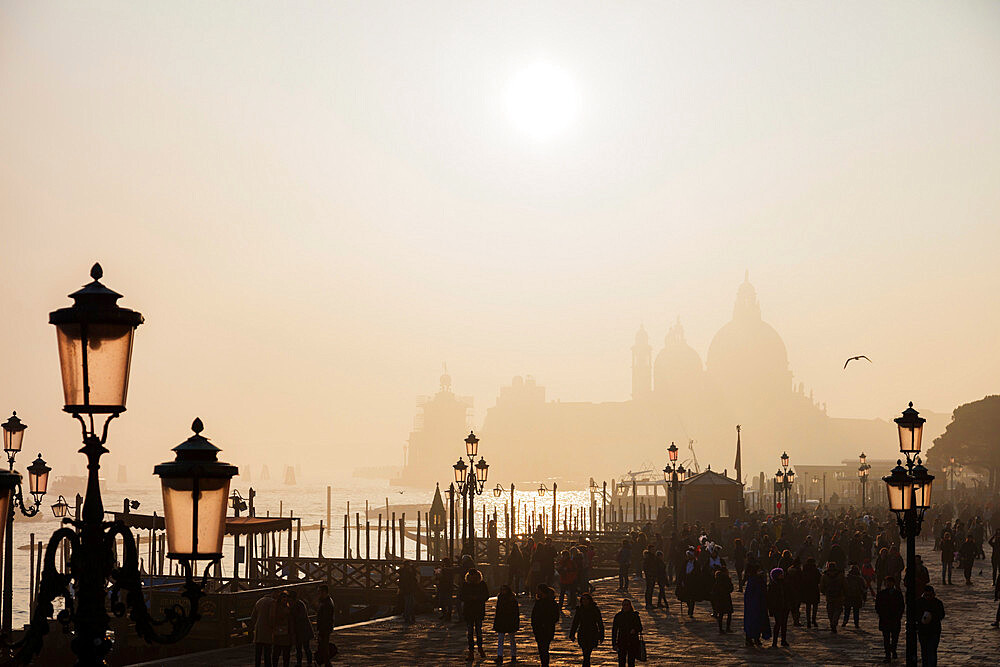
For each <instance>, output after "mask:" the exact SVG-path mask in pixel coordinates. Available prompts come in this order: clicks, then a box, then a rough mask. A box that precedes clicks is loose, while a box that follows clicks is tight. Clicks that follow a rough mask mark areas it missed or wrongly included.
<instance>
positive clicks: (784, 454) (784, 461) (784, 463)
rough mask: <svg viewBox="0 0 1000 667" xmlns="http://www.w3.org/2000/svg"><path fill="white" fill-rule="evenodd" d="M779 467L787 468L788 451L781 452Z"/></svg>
mask: <svg viewBox="0 0 1000 667" xmlns="http://www.w3.org/2000/svg"><path fill="white" fill-rule="evenodd" d="M781 467H782V468H788V452H782V454H781Z"/></svg>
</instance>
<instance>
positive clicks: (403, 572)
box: [398, 560, 420, 623]
mask: <svg viewBox="0 0 1000 667" xmlns="http://www.w3.org/2000/svg"><path fill="white" fill-rule="evenodd" d="M398 585H399V595H400V597H402V598H403V621H405V622H406V623H413V622H415V621H416V620H417V617H416V606H417V590H418V589H419V588H420V584H419V583H418V581H417V571H416V569H415V568H414V567H413V563H411V562H410V561H408V560H404V561H403V564H402V565H401V566H400V568H399V583H398Z"/></svg>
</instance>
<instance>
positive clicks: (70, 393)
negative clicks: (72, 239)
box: [0, 264, 237, 666]
mask: <svg viewBox="0 0 1000 667" xmlns="http://www.w3.org/2000/svg"><path fill="white" fill-rule="evenodd" d="M90 275H91V277H92V278H93V282H91V283H90V284H88V285H86V286H85V287H84V288H83V289H81V290H78V291H76V292H74V293H73V294H71V295H70V297H71V298H72V299H73V300H74V303H73V305H72V306H70V307H68V308H61V309H59V310H56V311H54V312H53V313H51V314H50V316H49V322H50V323H51V324H54V325H55V327H56V333H57V342H58V347H59V362H60V370H61V372H62V384H63V396H64V399H65V406H64V407H63V410H64V411H66V412H68V413H69V414H71V415H72V416H73V418H74V419H76V420H77V421H79V422H80V426H81V428H82V432H83V447H82V448H81V449H80V452H81V453H82V454H84V455H85V456H86V457H87V471H88V477H87V492H86V497H85V499H84V501H83V509H82V512H81V517H80V518H79V519H69V518H63V526H62V527H61V528H59V529H58V530H56V531H55V532H54V533H53V534H52V537H51V538H50V539H49V542H48V546H47V547H46V550H45V566H44V568H43V570H42V576H41V581H40V592H39V596H38V601H37V603H36V605H35V609H34V610H33V612H32V615H31V624H30V626H29V627H28V630H27V632H26V633H25V635H24V637H23V638H22V639H21V640H20V641H19V642H17V643H16V644H14V645H13V648H15V649H16V650H17V655H16V656H15V658H14V659H15V661H17V662H28V661H30V660H31V658H32V657H34V656H35V655H37V654H38V653H39V652H40V651H41V649H42V642H43V638H44V637H45V635H46V634H47V633H48V625H49V617H50V616H51V615H52V613H53V607H52V602H53V601H54V600H55V599H56V598H57V597H62V598H63V599H64V600H65V601H66V604H65V610H64V611H62V612H60V614H59V616H58V621H59V623H60V624H61V625H62V626H63V629H64V630H65V631H67V632H71V633H72V635H73V638H72V640H71V642H70V647H71V649H72V651H73V653H74V654H75V655H76V658H77V663H76V664H77V665H86V666H90V665H104V664H105V663H106V658H107V655H108V653H109V652H110V651H111V648H112V643H113V642H112V639H111V638H110V637H109V634H108V627H109V622H110V617H109V615H108V611H109V610H110V611H111V612H113V613H114V614H115V615H116V616H123V615H125V614H126V613H128V614H129V618H130V619H131V620H132V621H133V623H134V626H135V631H136V633H137V634H138V635H139V636H140V637H142V638H143V639H145V640H146V641H147V642H158V643H172V642H176V641H178V640H180V639H182V638H183V637H184V636H186V635H187V634H188V632H189V631H190V630H191V627H192V626H193V625H194V623H195V622H197V621H198V619H199V618H200V614H199V612H198V601H199V600H200V599H201V597H203V595H204V593H203V589H204V583H205V580H206V579H207V577H208V570H209V568H211V566H212V565H213V564H214V563H216V562H218V560H219V559H220V558H221V557H222V538H223V534H224V532H225V517H226V497H227V496H228V494H229V483H230V480H231V479H232V477H233V476H234V475H236V472H237V470H236V468H235V467H234V466H231V465H228V464H225V463H221V462H219V461H218V460H217V453H218V451H219V449H218V448H217V447H215V446H214V445H212V444H211V443H210V442H209V441H208V440H207V439H206V438H204V437H202V436H201V430H202V423H201V420H198V419H196V420H195V421H194V423H193V424H192V429H193V430H194V435H193V436H192V437H190V438H188V440H186V441H185V442H183V443H181V444H180V445H178V446H177V447H175V448H174V451H175V452H176V453H177V457H176V459H175V460H174V461H171V462H169V463H163V464H161V465H158V466H156V468H154V471H153V472H154V473H155V474H157V475H159V477H160V482H161V486H162V492H163V504H164V523H165V525H166V528H167V544H168V554H167V555H168V556H169V557H170V558H174V559H177V560H178V561H179V562H180V564H181V565H182V567H183V570H184V573H185V584H184V588H183V592H182V593H181V595H182V597H184V598H186V599H187V600H188V609H187V610H185V609H183V607H181V606H180V605H175V606H174V607H172V608H170V609H169V610H167V611H166V612H165V617H164V618H162V619H154V618H153V617H152V616H151V615H150V612H149V608H148V607H147V606H146V601H145V599H144V596H143V590H142V582H141V580H140V576H139V555H138V549H137V547H136V543H135V538H134V537H133V535H132V532H131V531H130V530H129V529H128V528H127V527H126V526H125V524H124V523H123V522H122V521H120V520H119V521H111V522H106V521H104V503H103V500H102V499H101V488H100V481H99V471H100V467H101V465H100V459H101V456H102V455H103V454H105V453H106V452H107V451H108V450H107V449H106V448H105V446H104V445H105V444H106V443H107V436H108V425H109V424H110V423H111V420H112V419H114V418H116V417H118V416H119V415H120V414H121V413H122V412H124V411H125V398H126V394H127V390H128V379H129V366H130V362H131V356H132V338H133V334H134V332H135V329H136V327H138V326H139V325H140V324H142V321H143V320H142V315H140V314H139V313H137V312H135V311H133V310H129V309H127V308H122V307H120V306H118V305H117V301H118V299H120V298H121V295H120V294H118V293H116V292H114V291H112V290H110V289H108V288H107V287H105V286H104V285H102V284H101V282H100V280H101V277H102V275H103V272H102V270H101V267H100V265H99V264H95V265H94V267H93V269H91V272H90ZM95 416H96V417H97V418H98V419H100V418H101V417H102V416H103V417H104V418H105V420H104V424H103V426H101V427H100V428H99V427H98V423H99V422H96V421H95ZM0 486H2V480H0ZM8 497H9V496H8ZM57 504H58V503H57ZM54 511H59V512H61V511H63V510H62V507H61V505H60V509H58V510H54ZM119 538H120V539H121V541H122V546H121V555H120V564H117V565H116V560H119V558H118V556H117V554H118V547H117V540H118V539H119ZM63 542H66V543H67V545H68V546H69V550H70V558H69V564H68V569H66V570H65V571H63V572H60V571H59V570H57V569H56V554H57V553H58V552H59V550H60V549H61V548H62V546H63ZM199 560H207V561H209V563H208V566H207V567H206V569H205V572H204V575H203V576H202V581H201V582H200V583H199V582H196V581H195V580H194V568H195V567H196V564H197V561H199ZM109 584H110V585H109ZM160 626H166V630H167V631H166V632H165V633H162V634H161V633H160V632H158V628H159V627H160Z"/></svg>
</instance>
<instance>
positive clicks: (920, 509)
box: [882, 402, 934, 665]
mask: <svg viewBox="0 0 1000 667" xmlns="http://www.w3.org/2000/svg"><path fill="white" fill-rule="evenodd" d="M893 421H895V422H896V426H897V427H898V429H899V451H900V453H901V454H903V456H904V457H905V458H906V463H905V466H906V467H905V468H904V467H903V466H904V464H903V461H902V460H899V461H897V462H896V467H895V468H893V469H892V472H891V473H890V474H889V475H887V476H885V477H883V478H882V481H884V482H885V486H886V492H887V493H888V498H889V509H890V510H891V511H892V512H893V513H894V514H895V515H896V523H897V524H898V525H899V534H900V536H901V537H903V538H905V539H906V574H905V581H906V664H907V665H916V664H917V622H918V619H917V611H916V606H917V591H916V569H917V559H916V538H917V535H919V534H920V525H921V524H922V523H923V521H924V512H926V511H927V509H928V508H929V507H930V506H931V487H932V484H933V482H934V476H933V475H931V474H929V473H928V472H927V468H925V467H924V466H923V464H921V462H920V458H919V456H918V454H920V447H921V440H922V437H923V430H924V422H925V421H926V420H925V419H924V418H923V417H921V416H920V414H919V413H918V412H917V411H916V410H914V409H913V403H912V402H911V403H910V405H909V407H908V408H906V410H904V411H903V414H902V416H900V417H896V419H894V420H893Z"/></svg>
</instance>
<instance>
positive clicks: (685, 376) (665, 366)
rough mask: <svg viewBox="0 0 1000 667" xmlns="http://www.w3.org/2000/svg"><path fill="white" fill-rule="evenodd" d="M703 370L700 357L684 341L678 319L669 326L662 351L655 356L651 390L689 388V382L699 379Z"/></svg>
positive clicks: (682, 328) (682, 329) (682, 330)
mask: <svg viewBox="0 0 1000 667" xmlns="http://www.w3.org/2000/svg"><path fill="white" fill-rule="evenodd" d="M703 370H704V367H703V366H702V363H701V357H700V356H698V353H697V352H695V350H694V348H693V347H691V346H690V345H688V344H687V341H685V340H684V327H682V326H681V321H680V319H679V318H678V320H677V323H676V324H674V325H673V326H671V327H670V331H669V332H668V333H667V337H666V340H664V342H663V349H662V350H660V353H659V354H658V355H656V364H655V366H654V368H653V389H654V390H655V391H658V392H662V391H665V390H667V389H669V388H670V387H671V386H673V387H678V388H679V387H684V386H689V387H690V384H691V382H693V381H695V380H697V379H698V378H700V377H701V374H702V371H703Z"/></svg>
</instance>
